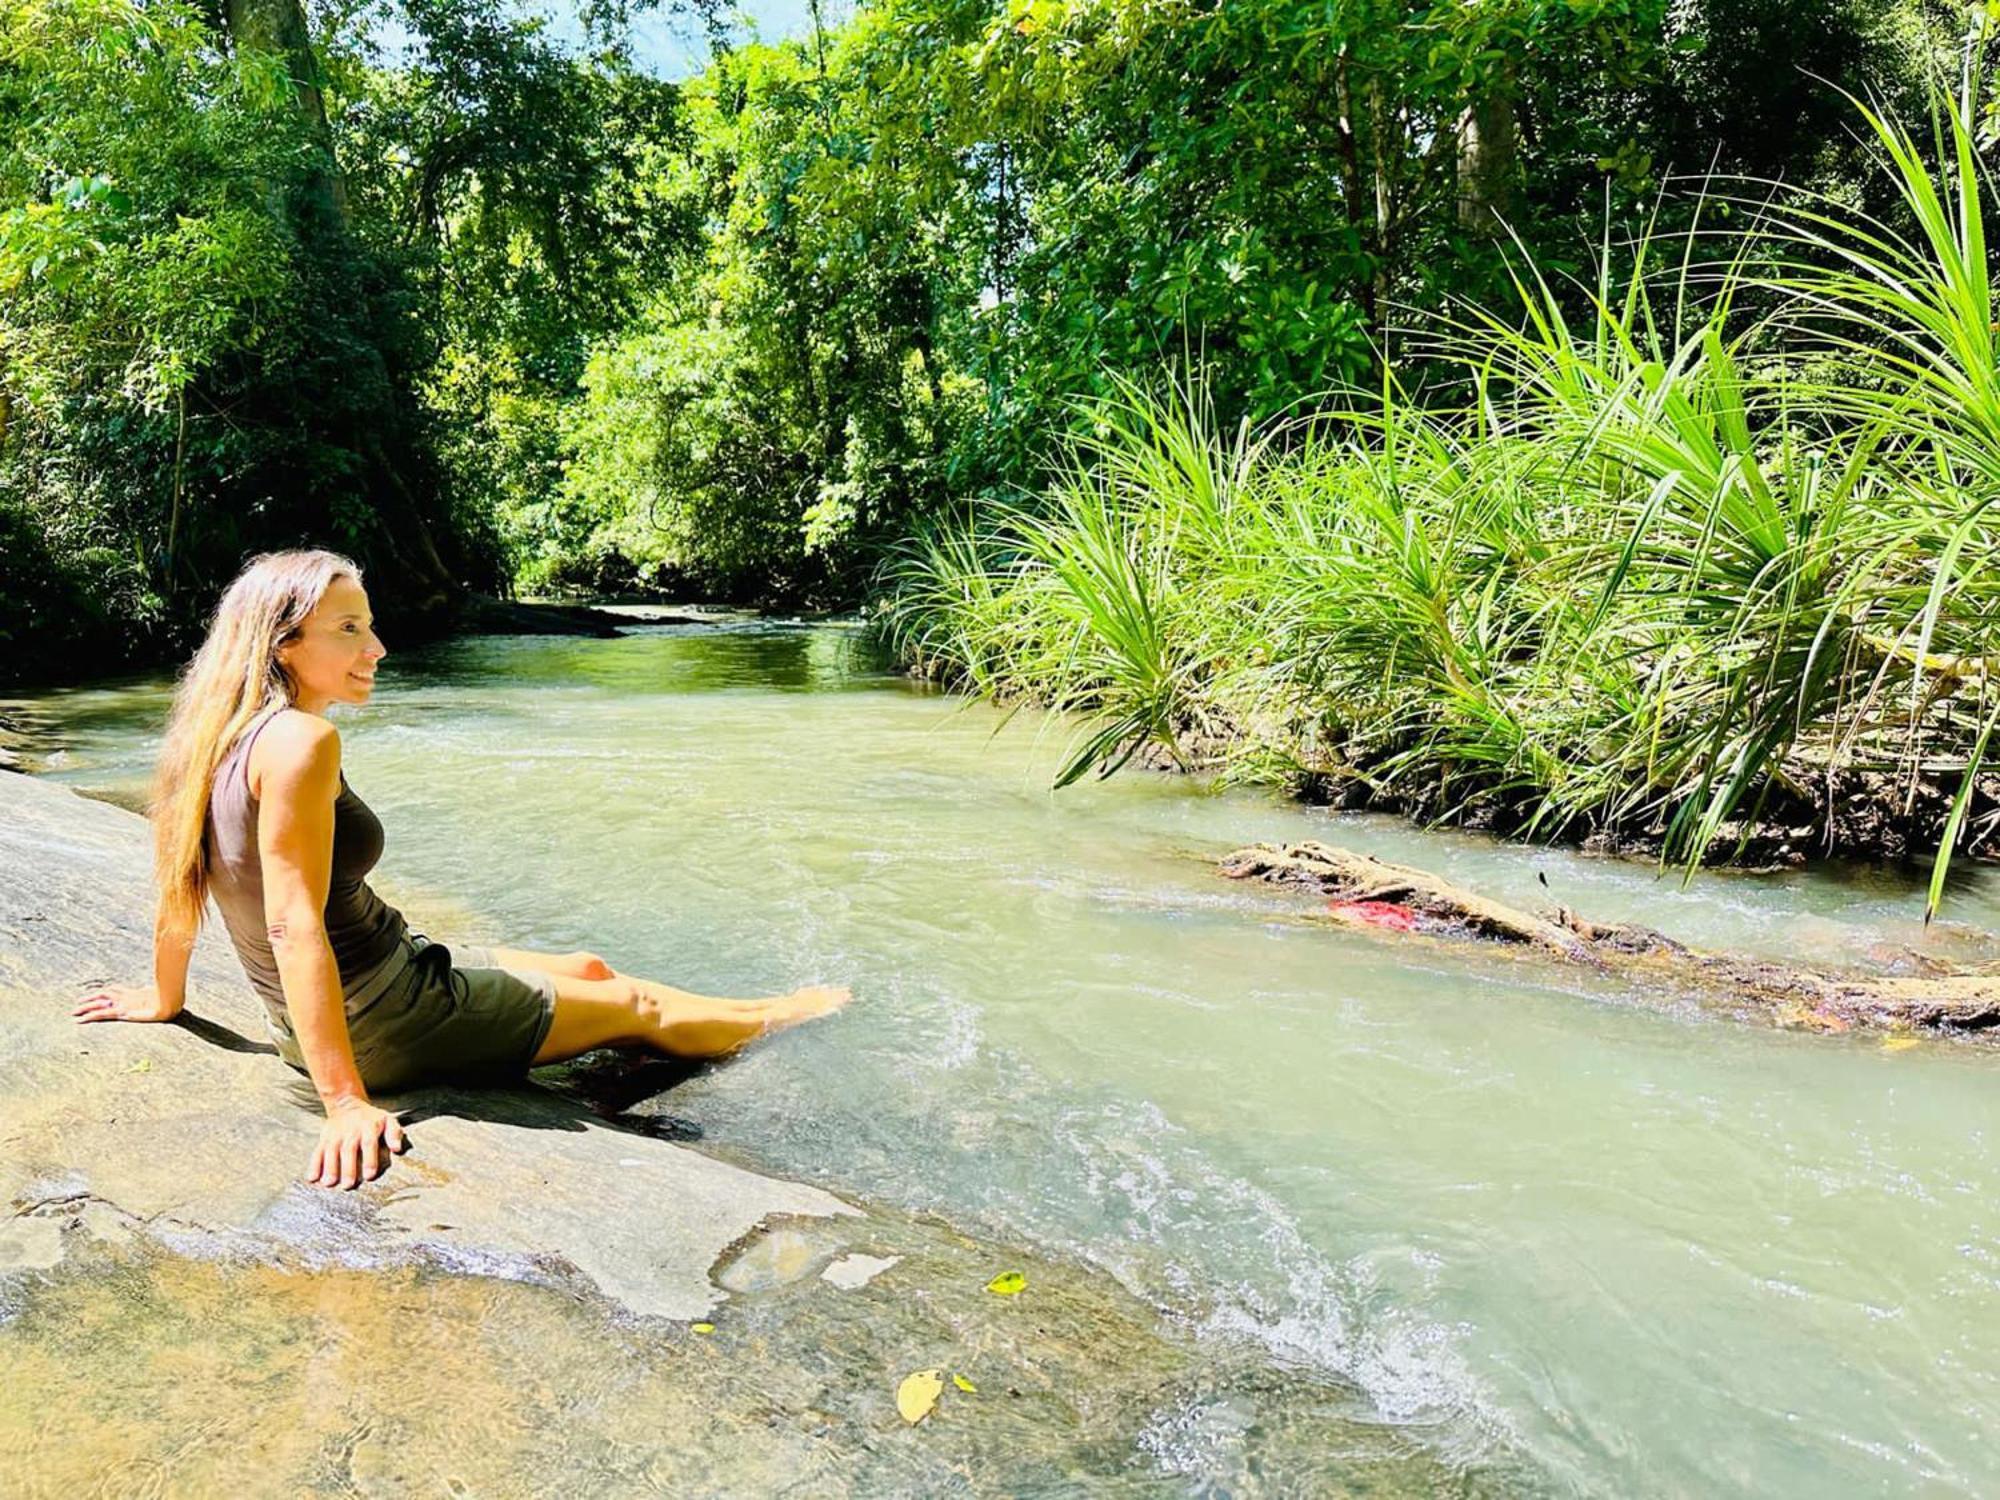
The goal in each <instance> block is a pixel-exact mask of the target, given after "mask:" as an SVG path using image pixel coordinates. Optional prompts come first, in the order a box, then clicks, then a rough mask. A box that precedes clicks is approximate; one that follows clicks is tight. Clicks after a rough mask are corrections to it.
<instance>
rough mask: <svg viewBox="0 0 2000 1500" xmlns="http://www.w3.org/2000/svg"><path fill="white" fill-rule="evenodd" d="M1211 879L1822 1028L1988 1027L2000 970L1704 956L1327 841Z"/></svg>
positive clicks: (1250, 858) (1631, 929)
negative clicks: (1301, 890)
mask: <svg viewBox="0 0 2000 1500" xmlns="http://www.w3.org/2000/svg"><path fill="white" fill-rule="evenodd" d="M1222 873H1223V874H1224V875H1227V876H1229V877H1230V878H1231V879H1234V880H1263V881H1268V882H1270V883H1272V884H1274V885H1296V886H1304V887H1306V888H1307V889H1310V890H1313V891H1315V892H1317V893H1318V894H1319V895H1321V896H1324V897H1325V898H1326V905H1325V907H1324V908H1323V909H1322V910H1323V915H1324V916H1325V917H1326V918H1328V919H1329V920H1331V921H1334V922H1337V923H1339V924H1341V925H1342V926H1348V927H1370V928H1375V929H1378V930H1388V931H1395V932H1403V933H1409V934H1412V935H1415V936H1419V937H1428V938H1433V939H1438V940H1444V941H1450V940H1453V939H1457V940H1461V941H1469V942H1492V943H1501V944H1505V945H1507V946H1510V947H1515V948H1521V949H1526V950H1531V951H1535V952H1539V953H1542V954H1545V955H1546V956H1548V957H1549V958H1550V959H1552V960H1555V961H1557V962H1561V963H1572V964H1584V965H1588V966H1589V967H1591V968H1595V969H1599V970H1603V971H1605V972H1608V973H1614V974H1619V975H1623V976H1630V977H1633V978H1643V979H1646V980H1649V981H1651V982H1654V983H1661V982H1664V983H1670V984H1677V985H1679V986H1681V987H1683V988H1686V989H1691V990H1695V991H1698V992H1701V993H1704V994H1707V995H1710V996H1713V997H1715V998H1718V999H1723V1000H1728V1001H1732V1002H1735V1003H1739V1004H1751V1005H1756V1006H1760V1007H1762V1008H1763V1009H1765V1010H1767V1011H1769V1012H1770V1014H1771V1016H1772V1017H1773V1019H1775V1020H1778V1021H1780V1022H1783V1023H1786V1024H1791V1025H1807V1026H1813V1027H1817V1028H1819V1029H1822V1030H1830V1031H1845V1030H1847V1029H1848V1028H1849V1027H1851V1026H1876V1027H1890V1028H1901V1027H1923V1028H1926V1029H1930V1030H1949V1031H1982V1030H1985V1029H1987V1028H1989V1027H1996V1026H2000V973H1995V972H1991V971H1965V970H1957V969H1952V968H1949V967H1948V966H1945V965H1943V964H1940V963H1938V962H1937V961H1935V960H1930V959H1923V958H1917V957H1915V956H1913V962H1914V963H1915V964H1917V965H1919V966H1921V968H1922V970H1923V972H1921V973H1918V974H1914V975H1898V976H1894V977H1877V976H1868V975H1853V974H1833V973H1817V972H1814V971H1811V970H1807V969H1797V968H1792V967H1790V966H1789V965H1786V964H1777V963H1766V962H1762V961H1760V960H1755V959H1748V958H1742V957H1737V956H1734V955H1731V954H1724V953H1704V952H1701V951H1699V950H1698V949H1694V948H1690V947H1687V946H1686V945H1685V944H1682V943H1678V942H1676V941H1674V940H1673V939H1672V938H1670V937H1668V936H1666V935H1665V934H1664V933H1660V932H1655V931H1654V930H1653V929H1651V928H1649V927H1642V926H1638V925H1636V924H1632V923H1619V922H1595V921H1592V920H1591V919H1589V918H1588V917H1584V916H1582V915H1580V914H1578V913H1576V912H1572V911H1569V910H1566V909H1558V910H1557V911H1555V912H1554V913H1552V914H1548V915H1544V914H1539V913H1536V912H1531V911H1526V910H1523V909H1521V908H1518V907H1514V906H1508V905H1506V904H1504V903H1502V902H1498V901H1492V900H1489V899H1488V898H1486V897H1484V896H1481V895H1479V894H1477V893H1475V892H1473V891H1468V890H1466V889H1465V888H1464V887H1462V886H1458V885H1454V884H1453V883H1452V882H1450V881H1448V880H1444V879H1442V878H1440V877H1439V876H1436V875H1432V874H1430V873H1429V872H1428V871H1425V870H1418V869H1414V868H1412V867H1410V866H1408V865H1397V864H1390V863H1389V862H1388V861H1386V860H1380V859H1376V858H1375V857H1374V856H1373V855H1368V854H1355V853H1352V852H1350V851H1349V850H1346V849H1340V848H1336V847H1335V846H1333V845H1331V844H1320V843H1303V844H1286V845H1284V846H1282V847H1280V846H1278V845H1274V844H1256V845H1253V846H1251V847H1249V848H1247V849H1238V850H1237V851H1236V852H1235V853H1233V854H1231V855H1229V856H1228V857H1227V858H1225V859H1224V860H1223V861H1222Z"/></svg>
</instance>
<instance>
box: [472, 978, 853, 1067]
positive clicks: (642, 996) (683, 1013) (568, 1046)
mask: <svg viewBox="0 0 2000 1500" xmlns="http://www.w3.org/2000/svg"><path fill="white" fill-rule="evenodd" d="M501 951H502V952H503V953H504V952H507V951H509V950H504V949H503V950H501ZM512 951H513V952H514V953H516V954H517V955H519V956H520V957H522V958H524V959H525V958H529V957H543V958H546V957H548V955H546V954H543V955H533V954H528V953H526V952H524V951H523V950H518V949H516V950H512ZM521 967H523V968H538V967H540V968H542V972H544V973H546V974H549V975H550V977H551V978H553V979H554V980H555V986H556V1015H555V1020H554V1022H553V1023H552V1024H551V1025H550V1027H549V1034H548V1037H547V1038H546V1039H545V1040H544V1041H543V1043H542V1045H541V1050H539V1051H538V1052H536V1053H535V1063H536V1064H537V1065H538V1066H539V1065H540V1064H542V1063H551V1062H559V1061H561V1060H562V1059H563V1058H566V1057H575V1056H577V1055H578V1054H580V1053H584V1052H589V1051H592V1050H593V1049H595V1048H598V1047H618V1046H638V1047H649V1048H651V1049H652V1050H653V1051H655V1052H663V1053H665V1054H666V1055H667V1056H669V1057H723V1056H726V1055H727V1054H729V1053H731V1052H734V1051H735V1050H736V1049H737V1048H739V1047H741V1046H742V1045H743V1044H744V1043H745V1042H748V1041H751V1040H753V1039H755V1038H757V1037H760V1036H764V1035H766V1034H768V1033H770V1032H773V1031H782V1030H783V1029H784V1028H785V1027H787V1026H796V1025H797V1024H798V1023H799V1022H801V1021H809V1020H811V1019H812V1018H813V1017H814V1016H823V1015H825V1014H826V1013H827V1012H828V1011H833V1010H838V1009H839V1008H840V1007H841V1006H843V1005H845V1004H846V1003H847V1002H848V1000H849V999H850V998H851V997H850V996H849V994H848V992H847V991H846V990H845V989H843V988H840V987H838V986H832V985H816V986H813V987H811V988H808V989H802V990H794V991H793V992H792V993H791V994H789V995H775V996H772V997H771V998H769V999H766V1000H723V999H718V998H716V997H714V996H711V995H694V994H690V993H688V992H687V991H686V990H677V989H674V988H673V987H672V986H670V985H664V984H659V983H657V982H655V981H653V980H650V979H639V978H636V977H634V976H632V975H630V974H613V975H612V976H611V977H610V978H608V979H584V978H579V977H577V976H576V975H573V974H563V973H558V972H556V971H554V970H551V969H548V968H545V967H542V966H541V965H537V964H528V963H524V964H522V965H521Z"/></svg>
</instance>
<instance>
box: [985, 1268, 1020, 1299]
mask: <svg viewBox="0 0 2000 1500" xmlns="http://www.w3.org/2000/svg"><path fill="white" fill-rule="evenodd" d="M1027 1285H1028V1278H1027V1277H1026V1276H1024V1275H1022V1274H1021V1273H1020V1272H1019V1271H1002V1272H1001V1273H1000V1274H999V1275H998V1276H995V1277H994V1278H993V1279H992V1280H991V1281H989V1282H987V1283H986V1290H987V1291H989V1292H991V1293H992V1294H993V1295H994V1296H996V1297H1013V1296H1017V1295H1018V1294H1019V1293H1020V1292H1021V1291H1022V1290H1023V1289H1025V1288H1026V1286H1027Z"/></svg>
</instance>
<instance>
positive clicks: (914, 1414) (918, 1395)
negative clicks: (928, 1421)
mask: <svg viewBox="0 0 2000 1500" xmlns="http://www.w3.org/2000/svg"><path fill="white" fill-rule="evenodd" d="M943 1390H944V1371H942V1370H919V1371H917V1373H916V1374H914V1375H905V1376H904V1377H903V1383H902V1384H901V1385H899V1386H897V1387H896V1410H897V1411H899V1412H901V1413H902V1414H903V1420H904V1421H905V1422H910V1423H916V1422H921V1421H923V1419H924V1418H925V1417H927V1416H929V1415H930V1414H931V1408H932V1407H934V1406H936V1405H937V1399H938V1395H939V1393H940V1392H942V1391H943Z"/></svg>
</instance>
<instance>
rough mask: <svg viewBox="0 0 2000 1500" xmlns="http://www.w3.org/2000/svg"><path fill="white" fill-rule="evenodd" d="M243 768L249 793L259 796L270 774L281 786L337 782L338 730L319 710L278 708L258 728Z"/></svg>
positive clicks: (338, 757) (269, 780) (338, 770)
mask: <svg viewBox="0 0 2000 1500" xmlns="http://www.w3.org/2000/svg"><path fill="white" fill-rule="evenodd" d="M245 769H246V770H247V771H248V773H249V778H250V790H251V793H252V794H253V795H254V796H256V797H258V798H259V799H260V800H261V798H262V797H263V794H264V789H265V787H266V786H268V785H271V784H272V782H271V778H272V777H276V778H277V784H279V785H283V786H300V785H305V784H310V783H313V782H318V781H329V782H337V781H338V780H339V776H340V731H339V730H338V729H336V728H334V727H333V725H332V724H330V723H328V722H327V721H326V720H325V719H323V718H321V717H320V716H319V715H318V714H309V713H306V712H304V711H303V710H301V709H296V708H281V709H279V710H278V711H277V712H276V713H274V714H273V715H271V717H270V719H269V720H268V721H267V722H266V723H265V725H264V727H263V728H262V729H260V730H258V731H257V738H256V740H255V741H254V742H253V743H252V744H251V746H250V763H249V765H248V766H247V767H246V768H245Z"/></svg>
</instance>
